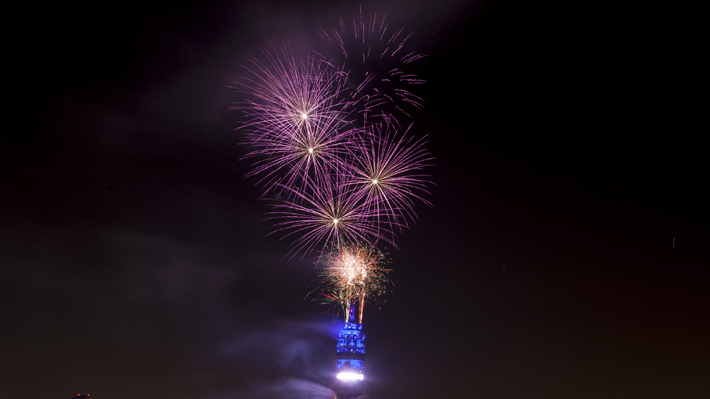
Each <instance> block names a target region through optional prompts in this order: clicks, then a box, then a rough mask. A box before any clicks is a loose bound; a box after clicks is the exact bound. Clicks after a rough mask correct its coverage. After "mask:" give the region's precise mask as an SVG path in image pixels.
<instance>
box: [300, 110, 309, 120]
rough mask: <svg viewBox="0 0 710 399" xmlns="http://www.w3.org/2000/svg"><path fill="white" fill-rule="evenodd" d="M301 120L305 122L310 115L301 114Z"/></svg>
mask: <svg viewBox="0 0 710 399" xmlns="http://www.w3.org/2000/svg"><path fill="white" fill-rule="evenodd" d="M301 119H303V120H304V121H305V120H306V119H308V114H307V113H305V112H301Z"/></svg>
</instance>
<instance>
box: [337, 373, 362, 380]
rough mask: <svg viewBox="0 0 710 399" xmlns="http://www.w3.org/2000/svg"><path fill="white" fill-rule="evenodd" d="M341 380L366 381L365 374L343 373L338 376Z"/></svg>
mask: <svg viewBox="0 0 710 399" xmlns="http://www.w3.org/2000/svg"><path fill="white" fill-rule="evenodd" d="M337 377H338V379H339V380H343V381H362V380H363V379H365V375H364V374H359V373H353V372H342V373H338V375H337Z"/></svg>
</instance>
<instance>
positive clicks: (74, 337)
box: [0, 0, 710, 399]
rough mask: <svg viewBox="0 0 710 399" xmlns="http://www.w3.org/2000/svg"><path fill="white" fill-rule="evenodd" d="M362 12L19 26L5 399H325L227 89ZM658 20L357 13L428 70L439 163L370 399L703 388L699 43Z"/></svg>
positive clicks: (664, 14) (373, 316)
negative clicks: (377, 22)
mask: <svg viewBox="0 0 710 399" xmlns="http://www.w3.org/2000/svg"><path fill="white" fill-rule="evenodd" d="M358 4H359V2H356V1H353V2H350V1H348V2H336V3H332V2H325V1H319V0H309V1H305V2H291V1H285V0H283V1H275V0H266V1H247V2H234V3H230V2H224V1H214V2H207V3H204V2H179V3H174V2H172V3H167V2H148V3H125V2H121V3H111V2H110V3H101V4H96V3H88V2H70V3H68V4H62V5H55V6H48V8H42V9H41V10H40V11H37V10H34V9H31V8H30V7H24V6H12V7H11V8H10V10H11V12H10V15H11V18H12V19H16V20H18V21H22V22H23V27H24V29H25V31H26V33H25V32H24V31H23V32H19V34H24V35H26V38H23V39H14V38H13V39H11V40H10V41H11V44H9V48H10V53H11V54H12V57H10V59H11V61H10V62H8V64H10V66H11V70H12V73H11V74H9V75H8V79H9V80H10V96H9V97H10V99H11V101H12V102H13V105H12V106H11V108H10V112H9V118H8V120H9V122H10V125H9V128H7V129H6V130H5V133H4V134H3V135H2V138H0V144H1V145H0V148H1V149H0V151H2V157H0V265H1V266H2V267H0V300H1V305H0V319H1V320H2V325H3V328H2V329H1V330H0V358H2V359H3V361H2V366H0V367H1V368H0V375H2V376H3V377H2V380H3V384H2V385H3V386H2V392H3V393H2V395H3V396H4V395H7V397H20V396H27V397H38V398H39V397H41V398H54V397H56V398H62V397H66V398H68V397H69V396H71V395H74V394H76V393H77V392H90V393H91V395H92V396H91V397H92V398H93V397H96V398H97V399H110V398H119V397H127V396H128V397H134V398H152V399H155V398H166V399H192V398H200V399H213V398H214V399H222V398H224V399H227V398H246V399H251V398H274V399H277V398H279V399H280V398H284V399H286V398H287V399H291V398H293V397H296V396H299V395H300V396H302V397H304V396H306V397H307V395H311V396H313V397H328V395H329V392H330V391H329V390H328V389H327V388H326V387H324V386H327V385H328V384H329V383H330V381H331V380H332V378H333V373H334V362H335V338H334V337H335V334H336V333H337V328H338V323H337V319H336V318H335V317H333V316H331V315H328V314H326V311H327V309H326V308H325V307H323V306H320V305H318V304H317V303H315V302H314V301H312V300H311V297H307V294H308V293H309V292H310V291H312V289H313V287H314V284H315V279H316V275H315V273H314V262H315V254H311V255H308V256H304V257H303V258H298V257H297V258H294V259H293V260H290V261H288V259H286V258H285V256H286V254H287V252H288V243H287V242H283V241H277V239H276V238H275V237H273V236H269V235H267V234H268V232H269V226H268V223H267V222H265V221H264V220H263V219H264V212H265V211H266V210H267V206H266V205H265V204H264V202H263V201H260V200H259V198H258V197H259V192H258V190H257V189H255V188H254V186H253V184H254V182H253V181H251V180H249V179H245V178H244V175H245V173H246V171H247V169H248V165H247V164H246V163H245V162H243V161H241V160H240V157H241V156H242V155H243V154H244V148H243V147H242V146H240V145H239V144H238V143H239V136H238V135H239V132H237V131H234V129H235V128H236V127H237V125H238V122H239V120H238V114H237V113H236V112H235V111H230V110H229V106H230V104H231V103H233V102H235V101H238V99H239V93H237V92H236V91H235V90H233V89H231V88H229V87H228V86H230V85H231V84H232V83H233V82H234V81H236V80H238V79H239V77H240V76H241V75H242V69H241V67H240V64H241V63H244V61H245V59H246V57H248V56H254V55H257V54H258V53H259V50H260V49H261V48H263V47H265V46H268V45H269V44H270V43H279V42H282V41H283V40H285V39H286V38H288V40H289V42H290V43H291V45H292V48H293V49H294V51H297V50H299V49H305V48H309V47H310V46H317V45H318V41H317V37H318V36H317V32H316V30H317V29H318V28H320V27H323V26H326V25H327V26H330V25H332V24H334V23H335V22H337V19H336V18H337V16H338V15H342V16H350V15H354V14H353V13H355V12H357V10H358ZM648 7H649V8H645V9H641V8H638V7H636V6H635V5H632V4H626V3H623V4H617V5H614V7H612V6H604V5H599V6H598V7H597V8H594V7H592V5H581V4H579V5H572V4H566V3H564V2H558V3H552V2H547V3H537V4H533V3H529V2H523V1H512V0H511V1H503V0H490V1H470V2H466V1H459V0H443V1H426V0H417V1H413V2H405V1H400V0H389V1H386V2H375V1H363V2H362V8H363V12H364V13H370V12H374V11H378V12H384V11H387V15H388V19H389V20H390V21H391V23H392V24H396V25H398V26H401V27H404V29H405V31H411V32H413V35H412V38H411V39H410V40H411V46H412V47H414V48H415V49H416V50H418V51H421V52H423V53H425V54H427V55H428V57H427V58H426V59H425V60H424V62H422V66H421V69H420V70H418V71H417V72H418V74H419V75H420V76H421V77H422V78H424V79H426V80H427V81H428V83H427V84H426V85H424V86H422V88H421V91H419V92H418V93H417V94H419V95H421V97H423V98H424V99H425V103H424V104H425V105H424V108H423V110H422V111H420V112H419V113H417V114H414V115H413V122H414V125H413V127H412V134H414V135H415V136H417V137H422V136H426V137H427V140H428V142H429V143H428V149H429V151H430V152H431V154H432V155H433V156H434V157H435V158H436V160H435V162H434V163H435V165H434V167H432V168H430V170H429V172H430V173H431V174H432V176H433V181H434V183H435V186H434V187H433V188H432V193H431V194H432V195H431V196H430V197H428V200H430V201H431V202H432V203H433V204H434V206H432V207H427V206H419V205H418V206H417V207H416V211H417V214H418V220H417V223H416V225H415V226H413V227H412V228H411V229H409V230H407V231H405V232H404V233H403V234H401V235H400V236H399V237H398V241H397V244H398V246H399V248H398V249H395V248H389V252H390V253H391V256H392V261H393V265H392V266H393V269H394V271H393V272H392V273H391V276H390V277H391V278H392V280H393V282H394V288H393V290H392V292H390V293H389V294H388V296H387V298H386V299H387V301H386V303H384V304H383V306H382V309H377V308H374V307H371V308H368V309H366V311H365V316H364V320H363V323H364V326H365V329H366V331H367V342H368V348H367V364H366V367H367V374H366V375H367V385H368V391H367V392H368V398H371V399H372V398H398V397H407V398H432V397H433V398H443V397H450V396H457V397H472V398H481V397H482V398H549V397H569V398H590V399H591V398H599V397H606V398H624V399H627V398H667V397H683V398H688V399H693V398H698V399H700V398H705V397H709V396H710V380H709V379H708V378H707V376H708V375H710V361H708V359H710V343H709V342H710V341H709V340H708V337H709V336H710V271H709V270H708V265H710V229H709V228H708V226H710V212H709V211H708V204H709V203H710V195H709V194H708V192H707V189H706V188H705V186H706V184H705V183H703V182H706V181H707V169H708V168H707V166H706V165H705V164H706V163H707V162H705V152H706V151H705V149H704V147H703V146H702V145H701V143H700V142H699V139H698V138H696V137H698V136H700V132H702V131H704V130H705V129H702V128H700V127H701V126H702V125H699V126H695V125H694V123H693V119H694V117H695V116H696V115H699V112H697V111H698V108H699V106H698V105H696V104H693V103H691V101H690V100H689V98H690V97H688V96H686V95H685V94H684V93H683V90H684V89H685V88H692V87H695V85H694V83H693V79H694V77H693V74H692V66H693V65H696V64H697V63H696V61H695V60H693V57H696V56H695V55H693V54H694V53H693V52H687V51H685V49H683V48H682V46H680V45H678V43H679V42H680V41H681V40H680V39H681V38H682V37H686V36H688V35H692V32H690V31H689V30H692V29H693V27H692V26H690V27H688V28H687V29H688V31H686V30H684V28H683V27H678V26H674V24H677V21H679V20H683V18H681V17H683V13H682V12H680V11H678V10H654V9H651V8H650V6H648ZM33 37H39V38H40V39H32V38H33ZM689 90H690V89H689ZM692 90H695V89H692Z"/></svg>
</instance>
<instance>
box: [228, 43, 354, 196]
mask: <svg viewBox="0 0 710 399" xmlns="http://www.w3.org/2000/svg"><path fill="white" fill-rule="evenodd" d="M264 55H265V57H266V58H267V60H268V64H267V65H265V64H263V63H262V62H260V61H258V60H257V59H254V58H252V59H250V60H251V62H252V67H245V68H246V69H247V70H248V71H249V72H250V75H249V76H248V77H245V81H246V83H242V84H239V89H240V90H241V91H242V92H243V93H245V94H247V95H249V97H251V98H252V99H250V100H246V101H244V102H242V103H240V104H237V105H235V106H234V107H233V109H238V110H242V111H243V113H244V115H245V118H246V122H245V123H244V124H243V125H242V126H241V127H240V129H243V130H244V131H245V132H246V134H245V143H246V144H248V145H249V148H250V152H248V153H247V154H246V155H245V158H247V159H251V160H252V161H253V167H252V171H251V172H250V173H249V174H248V177H250V176H255V177H257V179H258V181H257V184H258V185H262V186H264V194H266V193H268V192H269V191H270V190H272V189H273V188H275V187H277V186H288V187H292V186H295V185H298V184H303V182H304V181H305V180H308V179H309V178H311V179H313V178H318V177H319V176H322V175H325V174H327V173H329V171H332V170H337V169H338V168H339V167H340V166H339V165H338V162H339V160H340V159H341V158H342V154H341V153H342V152H344V151H346V146H347V145H348V143H350V142H351V141H352V140H353V129H352V124H351V121H350V119H349V113H350V110H351V105H352V104H351V103H349V102H347V101H345V100H342V99H339V97H340V93H341V91H342V90H343V82H344V80H343V75H342V74H340V73H337V72H333V71H332V70H328V69H327V68H325V67H324V64H323V63H322V62H320V61H318V60H316V59H315V58H314V57H316V55H314V54H311V55H308V56H305V57H302V58H301V61H296V59H295V58H294V57H293V55H292V54H291V53H290V52H289V51H288V50H287V48H281V49H280V50H275V49H274V50H273V51H272V52H269V51H264Z"/></svg>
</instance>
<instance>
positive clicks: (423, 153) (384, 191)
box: [347, 119, 433, 232]
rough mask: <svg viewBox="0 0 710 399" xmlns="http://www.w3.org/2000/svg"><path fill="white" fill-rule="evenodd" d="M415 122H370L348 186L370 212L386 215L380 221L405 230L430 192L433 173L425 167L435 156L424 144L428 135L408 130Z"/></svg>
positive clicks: (351, 164) (352, 163)
mask: <svg viewBox="0 0 710 399" xmlns="http://www.w3.org/2000/svg"><path fill="white" fill-rule="evenodd" d="M410 127H411V125H410V126H409V127H408V128H407V129H406V130H403V131H400V130H399V129H397V128H396V127H394V126H392V124H391V123H389V119H385V121H384V122H382V123H378V124H374V125H370V126H369V128H368V129H367V130H366V134H365V137H364V139H363V140H361V141H360V147H359V148H358V152H357V156H355V157H353V159H352V162H351V163H349V165H350V166H351V168H350V171H351V173H352V175H351V176H352V177H351V179H350V180H349V181H348V183H347V184H348V189H349V190H350V192H351V193H352V196H353V197H356V198H358V199H359V200H360V201H362V202H363V203H364V205H363V208H365V209H368V212H370V213H372V214H376V215H380V216H382V219H381V220H379V221H378V222H379V223H380V224H387V225H389V226H390V228H389V229H388V231H390V232H393V231H394V230H395V229H399V230H400V231H401V228H402V227H408V225H409V221H414V219H415V217H416V215H415V213H414V205H415V202H416V201H421V202H422V203H424V204H426V205H431V203H430V202H429V201H428V200H426V199H425V198H424V195H426V194H429V191H428V186H429V185H430V184H432V182H431V176H429V175H427V174H424V173H423V170H424V169H425V168H426V167H428V166H430V165H431V162H432V161H433V158H432V157H431V156H430V155H429V152H428V151H427V150H426V148H425V147H424V145H425V144H426V142H425V141H424V139H415V138H414V137H412V136H410V135H409V134H408V132H409V128H410Z"/></svg>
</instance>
